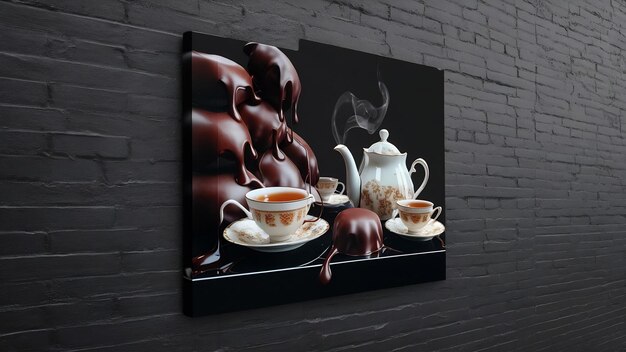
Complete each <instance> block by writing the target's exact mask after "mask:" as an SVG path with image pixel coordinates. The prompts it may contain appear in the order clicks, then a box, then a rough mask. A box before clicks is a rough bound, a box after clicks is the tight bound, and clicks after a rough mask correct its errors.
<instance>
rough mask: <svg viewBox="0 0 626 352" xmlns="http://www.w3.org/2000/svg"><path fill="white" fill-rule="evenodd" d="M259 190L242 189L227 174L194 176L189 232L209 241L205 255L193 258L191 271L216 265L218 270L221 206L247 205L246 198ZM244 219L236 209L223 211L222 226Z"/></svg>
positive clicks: (252, 186) (253, 187) (244, 187)
mask: <svg viewBox="0 0 626 352" xmlns="http://www.w3.org/2000/svg"><path fill="white" fill-rule="evenodd" d="M256 188H259V187H257V186H256V185H251V186H249V187H246V186H241V185H239V184H237V182H235V180H234V178H233V176H232V175H231V174H230V173H223V174H215V175H202V176H200V175H195V176H194V177H193V181H192V219H193V220H192V231H193V235H194V237H196V236H198V237H204V238H208V240H209V241H208V242H209V245H208V246H207V252H205V253H204V254H202V255H199V256H196V257H194V258H193V260H192V263H193V265H194V269H195V268H197V267H198V266H202V265H209V264H215V265H216V266H221V263H218V262H219V259H220V246H219V241H220V238H221V232H220V231H219V229H220V223H219V221H220V215H219V210H220V206H221V205H222V203H224V202H225V201H226V200H228V199H234V200H236V201H238V202H240V203H241V204H243V205H246V204H247V203H246V199H245V195H246V193H248V192H249V191H251V190H253V189H256ZM245 216H246V215H245V214H244V213H243V212H242V211H241V210H240V209H239V208H237V207H226V208H225V209H224V224H228V223H230V222H233V221H235V220H238V219H241V218H243V217H245Z"/></svg>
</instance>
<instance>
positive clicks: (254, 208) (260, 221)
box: [220, 187, 317, 242]
mask: <svg viewBox="0 0 626 352" xmlns="http://www.w3.org/2000/svg"><path fill="white" fill-rule="evenodd" d="M314 201H315V198H314V197H313V195H312V194H309V193H308V192H307V191H305V190H303V189H299V188H292V187H266V188H259V189H255V190H253V191H250V192H248V193H246V202H247V203H248V207H249V208H250V211H248V209H246V208H245V207H244V206H243V205H241V203H239V202H238V201H236V200H234V199H229V200H227V201H225V202H224V203H223V204H222V206H221V207H220V223H221V222H222V221H223V220H224V208H225V207H226V206H227V205H229V204H233V205H236V206H237V207H239V208H240V209H241V210H242V211H243V212H244V213H246V215H247V216H248V218H249V219H252V220H254V222H255V223H256V224H257V226H259V227H260V228H261V229H262V230H263V231H265V233H267V234H268V235H269V236H270V241H271V242H281V241H285V240H287V239H288V238H289V237H290V236H291V235H292V234H294V233H295V232H296V230H297V229H298V228H299V227H300V226H302V224H303V223H304V222H305V220H304V219H305V217H306V214H307V213H308V212H309V208H310V207H311V204H312V203H313V202H314ZM316 220H317V219H316ZM308 221H310V220H307V222H308ZM313 221H315V220H313Z"/></svg>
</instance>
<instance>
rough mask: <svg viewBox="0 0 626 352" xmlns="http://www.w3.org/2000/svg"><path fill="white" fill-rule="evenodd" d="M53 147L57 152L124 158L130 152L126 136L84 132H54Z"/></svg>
mask: <svg viewBox="0 0 626 352" xmlns="http://www.w3.org/2000/svg"><path fill="white" fill-rule="evenodd" d="M52 149H53V150H54V152H55V153H62V154H69V155H74V156H99V157H102V158H114V159H124V158H126V157H128V155H129V153H130V150H129V140H128V138H126V137H119V136H93V135H84V134H53V135H52Z"/></svg>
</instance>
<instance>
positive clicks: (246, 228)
mask: <svg viewBox="0 0 626 352" xmlns="http://www.w3.org/2000/svg"><path fill="white" fill-rule="evenodd" d="M313 219H315V217H314V216H311V215H307V216H306V220H313ZM329 228H330V225H328V222H327V221H326V220H324V219H318V220H317V221H315V222H308V223H304V224H302V226H300V228H299V229H298V230H296V233H294V234H293V235H291V237H289V238H288V239H287V240H286V241H281V242H270V236H269V235H268V234H266V233H265V231H263V230H261V228H260V227H259V226H257V224H256V223H255V222H254V220H250V219H248V218H244V219H240V220H237V221H235V222H233V223H231V224H230V225H228V226H227V227H226V229H224V238H225V239H226V240H227V241H228V242H231V243H234V244H238V245H240V246H244V247H248V248H250V249H254V250H255V251H259V252H270V253H272V252H286V251H291V250H294V249H296V248H298V247H301V246H303V245H304V244H305V243H307V242H309V241H312V240H314V239H316V238H318V237H320V236H321V235H323V234H324V233H326V231H328V229H329Z"/></svg>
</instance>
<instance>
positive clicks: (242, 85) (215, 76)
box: [191, 51, 259, 121]
mask: <svg viewBox="0 0 626 352" xmlns="http://www.w3.org/2000/svg"><path fill="white" fill-rule="evenodd" d="M191 69H192V70H193V73H192V78H191V84H192V86H193V94H192V98H191V99H192V105H193V106H194V107H203V108H205V109H211V110H214V109H216V108H222V107H226V108H227V109H228V113H229V114H230V116H232V117H233V118H234V119H235V120H237V121H241V117H240V116H239V112H237V108H236V106H237V104H241V103H243V102H244V101H247V100H250V99H252V100H254V101H258V100H259V98H258V97H257V96H256V94H255V93H254V89H253V88H252V80H251V78H250V75H249V74H248V72H247V71H246V70H245V69H244V68H243V67H241V65H239V64H238V63H236V62H234V61H232V60H229V59H227V58H225V57H222V56H218V55H209V54H203V53H199V52H197V51H192V52H191Z"/></svg>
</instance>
